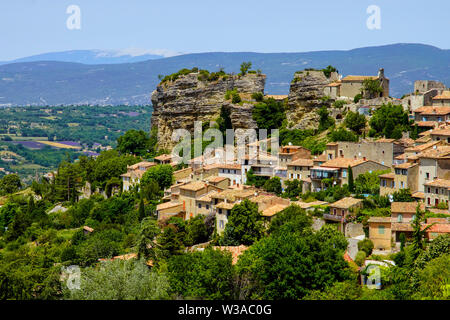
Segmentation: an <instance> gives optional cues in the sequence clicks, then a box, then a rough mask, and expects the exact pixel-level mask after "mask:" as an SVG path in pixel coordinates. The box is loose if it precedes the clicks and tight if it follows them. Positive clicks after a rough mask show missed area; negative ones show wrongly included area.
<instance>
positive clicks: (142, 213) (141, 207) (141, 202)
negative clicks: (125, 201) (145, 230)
mask: <svg viewBox="0 0 450 320" xmlns="http://www.w3.org/2000/svg"><path fill="white" fill-rule="evenodd" d="M144 218H145V205H144V198H143V197H142V195H141V197H140V200H139V220H140V221H142V219H144Z"/></svg>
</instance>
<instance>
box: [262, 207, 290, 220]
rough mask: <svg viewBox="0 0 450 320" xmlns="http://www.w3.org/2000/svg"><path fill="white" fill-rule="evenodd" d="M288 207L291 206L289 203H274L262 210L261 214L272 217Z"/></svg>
mask: <svg viewBox="0 0 450 320" xmlns="http://www.w3.org/2000/svg"><path fill="white" fill-rule="evenodd" d="M287 207H289V205H288V204H276V205H273V206H271V207H269V208H267V209H265V210H263V211H262V212H261V214H262V215H263V216H264V217H272V216H274V215H276V214H277V213H278V212H280V211H283V210H284V209H286V208H287Z"/></svg>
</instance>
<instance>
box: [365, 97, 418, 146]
mask: <svg viewBox="0 0 450 320" xmlns="http://www.w3.org/2000/svg"><path fill="white" fill-rule="evenodd" d="M369 125H370V127H371V130H370V132H369V135H370V136H375V137H378V136H382V135H384V136H385V137H386V138H393V137H392V136H393V134H394V129H395V128H396V127H398V128H400V130H401V131H402V132H404V131H408V130H410V128H411V127H410V124H409V118H408V113H407V112H406V111H404V110H403V107H402V106H401V105H392V104H391V103H388V104H384V105H382V106H381V107H379V108H378V109H376V110H375V111H374V113H373V114H372V117H371V118H370V121H369ZM397 131H398V130H397Z"/></svg>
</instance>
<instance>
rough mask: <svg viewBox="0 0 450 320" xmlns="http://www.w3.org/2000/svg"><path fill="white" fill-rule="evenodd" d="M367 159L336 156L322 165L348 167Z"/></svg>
mask: <svg viewBox="0 0 450 320" xmlns="http://www.w3.org/2000/svg"><path fill="white" fill-rule="evenodd" d="M367 161H368V160H363V159H350V158H335V159H331V160H328V161H327V162H325V163H322V165H321V167H331V168H347V167H348V166H350V167H354V166H357V165H359V164H361V163H364V162H367Z"/></svg>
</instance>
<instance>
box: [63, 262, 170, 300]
mask: <svg viewBox="0 0 450 320" xmlns="http://www.w3.org/2000/svg"><path fill="white" fill-rule="evenodd" d="M169 290H170V285H169V282H168V279H167V277H166V276H165V275H164V274H159V273H157V272H155V271H149V269H148V267H147V266H146V265H145V262H144V261H139V260H137V261H136V260H128V261H123V260H120V259H117V260H113V261H110V262H103V263H101V265H100V266H99V267H96V268H94V267H92V268H86V269H84V270H83V271H82V272H81V283H80V288H79V289H72V290H69V289H67V288H66V287H65V286H64V296H65V297H66V298H67V299H71V300H156V299H158V300H160V299H168V298H169Z"/></svg>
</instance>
